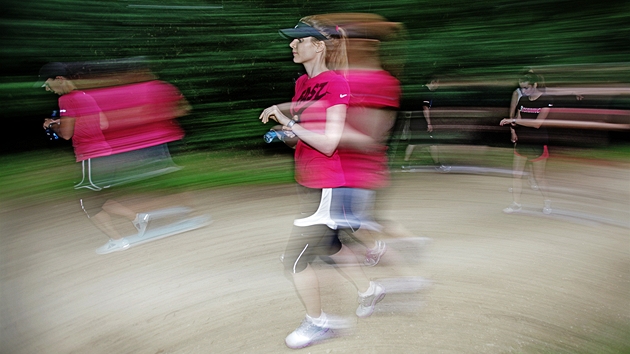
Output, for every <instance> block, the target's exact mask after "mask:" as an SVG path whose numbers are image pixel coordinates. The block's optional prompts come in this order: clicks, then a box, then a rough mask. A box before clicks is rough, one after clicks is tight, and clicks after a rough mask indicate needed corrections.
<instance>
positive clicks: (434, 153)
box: [429, 145, 440, 164]
mask: <svg viewBox="0 0 630 354" xmlns="http://www.w3.org/2000/svg"><path fill="white" fill-rule="evenodd" d="M429 153H430V154H431V158H432V159H433V162H434V163H436V164H439V163H440V151H439V150H438V146H437V145H431V146H429Z"/></svg>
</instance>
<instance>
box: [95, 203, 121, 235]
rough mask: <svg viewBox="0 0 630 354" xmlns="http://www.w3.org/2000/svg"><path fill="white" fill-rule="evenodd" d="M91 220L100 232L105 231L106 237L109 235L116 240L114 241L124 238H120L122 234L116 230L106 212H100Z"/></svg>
mask: <svg viewBox="0 0 630 354" xmlns="http://www.w3.org/2000/svg"><path fill="white" fill-rule="evenodd" d="M90 220H91V221H92V223H93V224H94V225H95V226H96V227H97V228H98V229H99V230H101V231H103V233H105V235H107V236H108V237H109V238H111V239H114V240H118V239H121V238H122V236H120V233H118V230H116V228H115V227H114V225H112V218H111V216H109V214H107V212H105V211H104V210H101V211H100V212H98V213H97V214H95V215H94V216H92V217H91V218H90Z"/></svg>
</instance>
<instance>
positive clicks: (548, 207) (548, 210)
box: [542, 199, 552, 215]
mask: <svg viewBox="0 0 630 354" xmlns="http://www.w3.org/2000/svg"><path fill="white" fill-rule="evenodd" d="M542 212H543V214H545V215H549V214H551V212H552V210H551V200H549V199H546V200H545V206H544V207H543V210H542Z"/></svg>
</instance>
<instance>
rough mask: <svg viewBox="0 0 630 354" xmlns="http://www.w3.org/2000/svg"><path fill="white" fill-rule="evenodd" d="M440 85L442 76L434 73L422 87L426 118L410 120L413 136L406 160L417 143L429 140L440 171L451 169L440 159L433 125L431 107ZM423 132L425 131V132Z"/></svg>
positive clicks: (407, 161) (434, 161) (406, 161)
mask: <svg viewBox="0 0 630 354" xmlns="http://www.w3.org/2000/svg"><path fill="white" fill-rule="evenodd" d="M439 87H440V78H439V77H438V76H436V75H433V76H431V77H430V79H429V80H428V81H427V83H426V84H425V85H423V86H422V88H421V93H420V97H421V99H422V116H423V118H424V119H411V121H410V122H409V131H410V133H411V138H410V143H409V144H408V145H407V149H406V150H405V157H404V161H405V163H406V164H408V163H409V159H410V158H411V155H412V154H413V151H414V149H415V147H416V146H417V145H421V144H422V145H424V144H426V142H427V140H428V142H429V145H428V150H429V154H430V155H431V159H432V160H433V163H434V164H435V168H436V170H438V171H440V172H449V171H450V170H451V166H448V165H444V164H443V163H442V161H440V151H439V148H438V145H437V141H436V137H437V135H436V134H437V132H436V131H435V129H434V127H433V120H432V118H433V117H432V116H431V108H433V107H434V106H435V98H436V91H437V89H438V88H439ZM423 132H425V133H424V134H423ZM425 136H426V137H428V139H426V138H425ZM406 167H408V166H406Z"/></svg>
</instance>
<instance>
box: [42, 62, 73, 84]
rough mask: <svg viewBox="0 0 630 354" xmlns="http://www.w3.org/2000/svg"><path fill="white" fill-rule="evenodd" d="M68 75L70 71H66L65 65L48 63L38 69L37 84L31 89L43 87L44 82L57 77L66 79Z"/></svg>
mask: <svg viewBox="0 0 630 354" xmlns="http://www.w3.org/2000/svg"><path fill="white" fill-rule="evenodd" d="M69 74H70V70H68V66H67V65H66V64H64V63H60V62H52V63H48V64H46V65H44V66H42V68H41V69H39V75H38V76H37V82H36V83H35V85H33V87H44V86H45V83H46V80H48V79H50V78H52V77H57V76H64V77H68V76H69Z"/></svg>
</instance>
